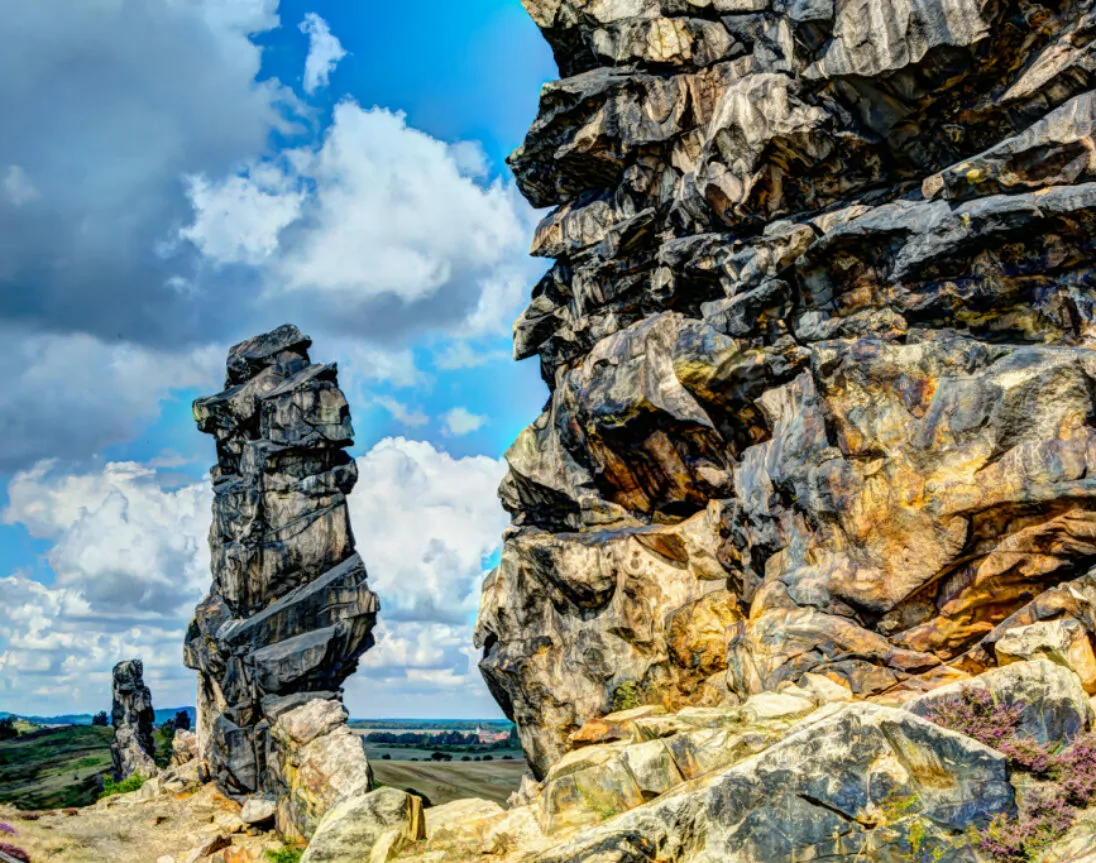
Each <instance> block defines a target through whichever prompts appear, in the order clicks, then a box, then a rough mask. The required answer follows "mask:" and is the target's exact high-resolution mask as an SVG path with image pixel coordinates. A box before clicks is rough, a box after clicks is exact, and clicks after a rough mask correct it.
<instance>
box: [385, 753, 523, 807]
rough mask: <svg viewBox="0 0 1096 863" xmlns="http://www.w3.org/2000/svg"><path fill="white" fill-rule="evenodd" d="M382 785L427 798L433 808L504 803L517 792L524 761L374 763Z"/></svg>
mask: <svg viewBox="0 0 1096 863" xmlns="http://www.w3.org/2000/svg"><path fill="white" fill-rule="evenodd" d="M370 764H371V765H372V767H373V775H374V776H375V777H376V780H377V782H378V783H379V784H381V785H388V786H391V787H393V788H401V789H403V790H405V791H414V792H417V793H418V794H420V795H425V796H426V798H427V799H428V800H429V801H430V803H431V805H433V806H440V805H441V804H443V803H450V802H452V801H453V800H460V799H461V798H464V797H482V798H484V799H486V800H494V801H495V802H496V803H505V802H506V798H507V797H509V796H510V795H511V794H513V793H514V792H515V791H517V789H518V786H519V785H520V784H521V775H522V774H523V773H524V772H525V771H526V769H527V768H526V766H525V762H524V761H487V762H482V761H478V762H477V761H474V762H472V763H468V762H467V761H455V762H453V763H446V764H435V763H420V764H416V763H414V762H407V761H371V762H370Z"/></svg>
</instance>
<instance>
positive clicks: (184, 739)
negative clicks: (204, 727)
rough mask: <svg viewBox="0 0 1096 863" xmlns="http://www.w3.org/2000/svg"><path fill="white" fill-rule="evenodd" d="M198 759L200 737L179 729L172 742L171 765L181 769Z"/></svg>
mask: <svg viewBox="0 0 1096 863" xmlns="http://www.w3.org/2000/svg"><path fill="white" fill-rule="evenodd" d="M197 757H198V735H196V734H195V733H194V732H193V731H186V730H184V729H179V730H177V731H176V732H175V736H174V737H173V738H172V740H171V764H172V766H173V767H179V766H181V765H183V764H186V763H188V762H190V761H193V760H194V759H196V758H197Z"/></svg>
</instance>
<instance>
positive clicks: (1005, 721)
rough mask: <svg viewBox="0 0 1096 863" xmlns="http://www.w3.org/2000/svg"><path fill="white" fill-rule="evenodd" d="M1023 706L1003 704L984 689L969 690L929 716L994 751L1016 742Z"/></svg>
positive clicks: (946, 701) (950, 699) (935, 709)
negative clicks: (1008, 743) (1003, 745)
mask: <svg viewBox="0 0 1096 863" xmlns="http://www.w3.org/2000/svg"><path fill="white" fill-rule="evenodd" d="M1023 712H1024V706H1023V705H1022V704H1011V705H1009V704H999V703H997V701H996V700H995V699H994V697H993V695H992V693H990V692H987V691H986V690H984V689H967V690H964V691H963V692H961V693H959V694H958V695H953V696H952V697H950V698H947V699H944V700H943V701H941V702H940V703H939V704H938V705H936V707H935V708H934V709H933V711H932V713H930V714H929V716H928V717H927V718H928V719H929V720H930V721H932V722H935V723H936V724H937V725H940V726H942V727H943V728H950V729H951V730H952V731H958V732H959V733H960V734H965V735H966V736H967V737H973V738H974V739H975V740H977V741H978V742H979V743H984V744H985V745H986V746H990V747H992V748H994V749H1000V748H1001V746H1002V744H1004V743H1007V742H1011V741H1014V740H1015V738H1016V727H1017V726H1018V725H1019V724H1020V718H1021V716H1022V715H1023Z"/></svg>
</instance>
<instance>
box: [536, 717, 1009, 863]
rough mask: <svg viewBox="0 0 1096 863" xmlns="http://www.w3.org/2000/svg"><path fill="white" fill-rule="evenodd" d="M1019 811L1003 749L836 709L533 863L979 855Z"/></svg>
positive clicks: (905, 721)
mask: <svg viewBox="0 0 1096 863" xmlns="http://www.w3.org/2000/svg"><path fill="white" fill-rule="evenodd" d="M1014 811H1015V802H1014V797H1013V790H1012V786H1011V785H1010V784H1009V769H1008V765H1007V763H1006V762H1005V759H1004V757H1003V756H1002V755H1000V754H999V753H997V752H995V751H993V750H992V749H989V748H988V747H986V746H983V745H982V744H980V743H977V742H975V741H974V740H971V739H970V738H968V737H964V736H962V735H960V734H956V733H954V732H951V731H947V730H945V729H942V728H940V727H938V726H935V725H933V724H932V723H930V722H926V721H925V720H923V719H921V718H919V717H917V716H914V715H913V714H911V713H909V712H907V711H903V710H899V709H895V708H890V707H882V706H879V705H873V704H866V703H859V704H848V705H835V706H833V707H829V708H826V709H825V711H824V712H823V713H822V714H821V715H820V716H819V717H818V718H816V719H815V720H813V721H812V720H808V721H806V722H803V723H801V725H800V726H799V727H798V728H797V729H796V730H795V731H794V732H793V733H791V734H789V735H788V736H787V737H785V738H784V739H783V740H781V741H779V742H778V743H776V744H774V745H773V746H771V747H769V748H768V749H766V750H765V751H764V752H761V753H760V754H757V755H754V756H753V757H750V758H746V759H745V760H743V761H740V762H739V763H737V764H735V765H734V766H732V767H730V768H726V769H724V770H722V771H717V772H715V773H713V774H711V775H709V776H708V777H706V778H705V779H703V780H700V781H697V782H692V783H688V784H686V785H684V786H680V787H679V789H678V790H676V791H673V792H671V793H669V794H664V795H662V796H661V797H659V798H657V799H655V800H653V801H651V802H649V803H647V804H645V805H643V806H640V807H638V808H636V809H634V810H632V811H630V812H628V813H626V814H624V815H621V816H620V817H618V818H615V819H612V820H611V821H607V822H605V823H603V824H599V825H597V826H594V827H591V828H587V829H586V830H584V831H581V832H579V833H577V834H576V835H574V836H573V837H572V838H571V839H569V840H568V841H566V842H562V843H559V844H557V845H556V846H554V847H552V848H550V849H548V850H546V851H543V852H542V853H540V854H538V855H537V856H536V857H535V860H536V861H537V863H580V861H581V863H587V861H591V860H598V861H599V863H600V861H613V863H624V861H630V860H648V859H658V860H661V861H682V863H684V861H690V863H701V861H702V863H716V861H720V863H760V861H769V860H795V859H823V858H835V859H836V858H848V859H856V858H860V859H870V860H887V861H890V860H893V861H898V860H904V859H910V857H909V855H910V854H911V849H912V850H913V852H914V853H923V854H924V855H925V857H924V858H923V859H930V858H931V859H939V860H947V861H961V860H973V859H976V857H975V854H974V851H973V849H972V847H971V845H970V842H971V830H972V828H975V829H977V828H980V827H984V826H985V825H986V824H987V823H988V822H989V821H990V820H991V819H992V818H993V817H994V816H996V815H1008V814H1010V813H1012V812H1014ZM903 855H905V856H903Z"/></svg>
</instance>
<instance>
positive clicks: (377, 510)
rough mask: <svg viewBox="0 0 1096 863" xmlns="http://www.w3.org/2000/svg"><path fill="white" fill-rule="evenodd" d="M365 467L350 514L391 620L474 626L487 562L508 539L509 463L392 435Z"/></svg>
mask: <svg viewBox="0 0 1096 863" xmlns="http://www.w3.org/2000/svg"><path fill="white" fill-rule="evenodd" d="M358 471H359V475H360V479H359V481H358V486H357V488H356V489H355V491H354V494H353V496H352V497H351V500H350V517H351V522H352V523H353V525H354V533H355V536H356V537H357V538H358V546H359V551H360V552H361V554H362V557H363V558H364V559H365V562H366V566H367V568H368V569H369V579H370V583H371V584H372V585H373V589H374V590H376V591H377V592H378V593H379V594H380V597H381V607H382V608H383V609H384V610H383V612H382V616H383V617H384V619H385V620H386V621H387V623H388V625H389V626H394V625H395V621H405V620H417V621H435V622H439V623H449V624H454V625H460V624H464V625H467V624H468V623H469V621H470V620H471V618H472V616H473V615H474V614H475V611H476V608H477V607H478V604H479V589H480V583H481V582H482V580H483V562H484V560H485V559H486V558H488V557H490V556H491V555H492V554H493V553H494V552H495V551H497V550H498V549H499V547H500V546H501V544H502V540H501V535H502V531H503V530H504V529H505V527H506V523H507V518H506V513H505V512H503V510H502V507H501V506H500V505H499V502H498V499H497V496H496V490H497V488H498V484H499V482H500V481H501V480H502V477H503V475H504V474H505V472H506V469H505V465H504V463H503V462H502V461H501V460H496V459H491V458H487V457H486V456H472V457H469V458H459V459H458V458H453V457H452V456H451V455H449V454H448V453H446V452H444V451H442V450H439V449H436V448H435V447H434V446H433V445H432V444H429V443H426V442H422V441H411V440H406V439H404V438H388V439H386V440H383V441H381V442H380V443H379V444H377V446H375V447H374V448H373V449H372V450H370V452H369V453H367V454H366V455H365V456H363V457H362V458H359V459H358ZM470 640H471V639H470V636H469V643H470Z"/></svg>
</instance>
